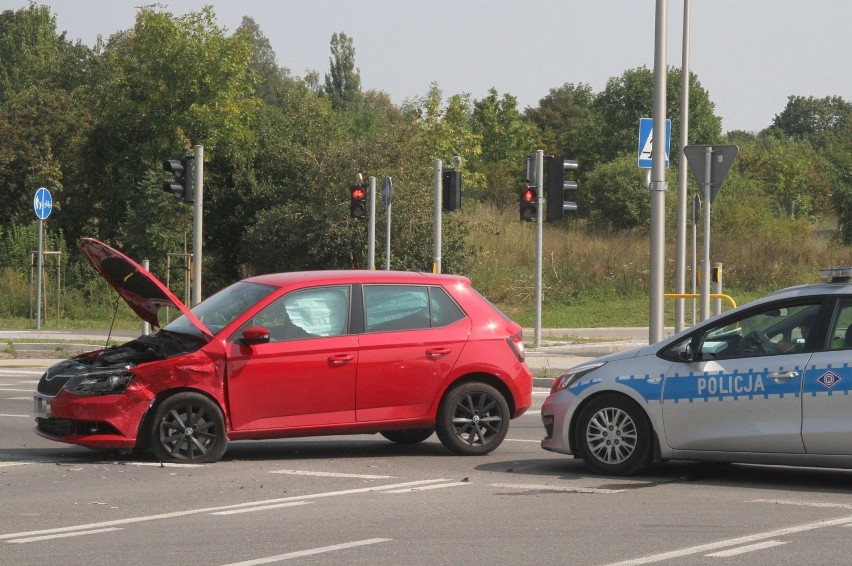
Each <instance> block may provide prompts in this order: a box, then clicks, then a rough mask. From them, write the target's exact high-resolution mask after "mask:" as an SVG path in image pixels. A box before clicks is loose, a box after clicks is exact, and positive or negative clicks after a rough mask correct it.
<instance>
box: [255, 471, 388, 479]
mask: <svg viewBox="0 0 852 566" xmlns="http://www.w3.org/2000/svg"><path fill="white" fill-rule="evenodd" d="M269 473H270V474H287V475H291V476H318V477H322V478H355V479H363V480H383V479H389V478H393V477H394V476H371V475H366V474H339V473H335V472H311V471H308V470H275V471H272V472H269Z"/></svg>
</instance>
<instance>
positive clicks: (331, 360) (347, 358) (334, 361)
mask: <svg viewBox="0 0 852 566" xmlns="http://www.w3.org/2000/svg"><path fill="white" fill-rule="evenodd" d="M354 359H355V356H354V355H353V354H335V355H333V356H329V357H328V365H330V366H342V365H346V364H348V363H349V362H351V361H352V360H354Z"/></svg>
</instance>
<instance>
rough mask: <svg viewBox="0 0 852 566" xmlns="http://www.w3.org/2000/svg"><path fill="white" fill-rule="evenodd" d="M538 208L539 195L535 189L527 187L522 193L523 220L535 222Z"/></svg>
mask: <svg viewBox="0 0 852 566" xmlns="http://www.w3.org/2000/svg"><path fill="white" fill-rule="evenodd" d="M537 208H538V195H537V194H536V192H535V187H525V188H524V189H523V190H522V191H521V220H523V221H526V222H535V220H536V210H537Z"/></svg>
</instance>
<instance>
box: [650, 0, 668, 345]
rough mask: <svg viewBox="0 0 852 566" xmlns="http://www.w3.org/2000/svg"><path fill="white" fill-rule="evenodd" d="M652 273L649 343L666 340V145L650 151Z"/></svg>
mask: <svg viewBox="0 0 852 566" xmlns="http://www.w3.org/2000/svg"><path fill="white" fill-rule="evenodd" d="M667 4H668V3H667V0H657V9H656V24H655V33H654V36H655V39H654V111H653V116H652V118H653V120H654V131H653V136H654V139H655V140H665V139H666V74H667V69H666V17H667V8H668V6H667ZM651 165H652V167H651V187H650V188H651V273H650V284H649V289H648V291H649V316H648V343H649V344H654V343H655V342H659V341H660V340H662V339H663V328H664V327H663V299H664V297H663V295H664V294H665V290H664V276H665V257H664V256H665V232H666V216H665V215H666V144H665V143H659V142H658V143H655V144H653V147H652V149H651Z"/></svg>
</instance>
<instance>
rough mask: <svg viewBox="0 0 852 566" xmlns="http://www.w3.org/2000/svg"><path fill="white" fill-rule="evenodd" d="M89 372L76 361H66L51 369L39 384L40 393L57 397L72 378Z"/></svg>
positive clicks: (45, 373)
mask: <svg viewBox="0 0 852 566" xmlns="http://www.w3.org/2000/svg"><path fill="white" fill-rule="evenodd" d="M86 371H88V367H87V366H85V365H83V364H81V363H80V362H78V361H75V360H64V361H61V362H59V363H58V364H56V365H54V366H53V367H51V368H49V369H48V370H47V371H46V372H44V375H43V376H41V379H40V380H39V382H38V392H39V393H41V394H42V395H47V396H49V397H56V396H57V395H59V392H60V391H62V388H63V387H65V384H66V383H68V380H70V379H71V378H72V377H75V376H77V375H79V374H81V373H85V372H86Z"/></svg>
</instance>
